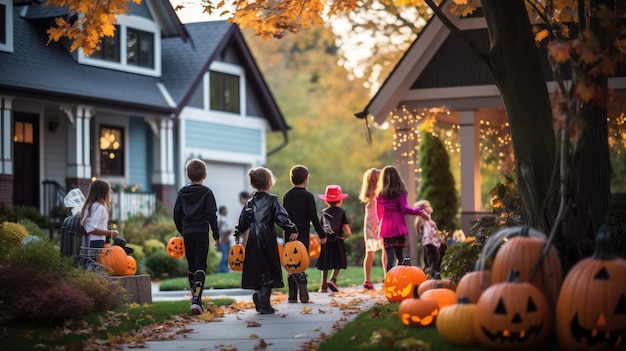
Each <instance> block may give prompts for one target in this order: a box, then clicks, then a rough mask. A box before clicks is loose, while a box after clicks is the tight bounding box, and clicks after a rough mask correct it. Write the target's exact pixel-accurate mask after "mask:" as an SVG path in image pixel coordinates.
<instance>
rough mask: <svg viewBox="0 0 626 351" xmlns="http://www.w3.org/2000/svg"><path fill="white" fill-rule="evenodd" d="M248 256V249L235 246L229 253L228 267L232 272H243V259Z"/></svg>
mask: <svg viewBox="0 0 626 351" xmlns="http://www.w3.org/2000/svg"><path fill="white" fill-rule="evenodd" d="M245 256H246V249H245V248H244V247H243V245H241V244H233V245H232V246H231V247H230V250H229V251H228V267H230V269H231V270H232V271H235V272H241V271H242V270H243V259H244V258H245Z"/></svg>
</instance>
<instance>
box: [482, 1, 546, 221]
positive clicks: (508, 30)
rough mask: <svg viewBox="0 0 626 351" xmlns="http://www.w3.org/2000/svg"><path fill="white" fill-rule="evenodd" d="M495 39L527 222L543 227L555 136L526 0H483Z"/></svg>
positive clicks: (495, 64) (493, 56) (494, 68)
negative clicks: (525, 3) (525, 4)
mask: <svg viewBox="0 0 626 351" xmlns="http://www.w3.org/2000/svg"><path fill="white" fill-rule="evenodd" d="M481 3H482V7H483V11H484V14H485V19H486V21H487V27H488V30H489V37H490V41H491V52H490V55H489V57H490V67H491V72H492V74H493V78H494V82H495V84H496V86H497V87H498V89H499V91H500V94H501V95H502V100H503V102H504V106H505V109H506V113H507V116H508V120H509V127H510V130H511V137H512V140H513V150H514V153H515V167H516V172H517V178H518V186H519V191H520V198H521V202H522V208H523V210H522V211H523V213H522V215H523V220H524V223H525V224H526V225H528V226H531V227H534V228H537V229H539V230H542V231H544V232H545V231H547V230H549V227H550V224H551V223H549V222H547V221H546V218H545V215H544V208H543V207H544V200H545V199H546V196H547V194H548V190H549V187H550V179H551V177H552V172H553V167H554V163H555V162H554V161H555V152H556V149H555V146H556V142H555V136H554V129H553V125H552V109H551V106H550V99H549V94H548V90H547V86H546V79H545V77H544V74H543V69H542V66H541V60H540V56H539V51H538V50H537V47H536V44H535V42H534V37H533V34H532V31H531V26H530V21H529V20H528V13H527V12H526V8H525V6H524V1H523V0H507V1H502V0H482V1H481Z"/></svg>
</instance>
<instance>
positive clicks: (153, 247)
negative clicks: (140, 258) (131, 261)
mask: <svg viewBox="0 0 626 351" xmlns="http://www.w3.org/2000/svg"><path fill="white" fill-rule="evenodd" d="M143 248H144V252H145V255H146V256H150V255H152V254H153V253H155V252H158V251H165V243H163V242H162V241H161V240H158V239H149V240H146V241H145V242H144V243H143Z"/></svg>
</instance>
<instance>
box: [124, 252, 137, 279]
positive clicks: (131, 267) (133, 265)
mask: <svg viewBox="0 0 626 351" xmlns="http://www.w3.org/2000/svg"><path fill="white" fill-rule="evenodd" d="M135 273H137V261H135V258H134V257H133V256H126V273H125V275H135Z"/></svg>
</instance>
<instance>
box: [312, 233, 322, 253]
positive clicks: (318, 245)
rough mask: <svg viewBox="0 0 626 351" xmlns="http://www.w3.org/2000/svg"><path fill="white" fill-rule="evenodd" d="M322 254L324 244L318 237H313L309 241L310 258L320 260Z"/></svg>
mask: <svg viewBox="0 0 626 351" xmlns="http://www.w3.org/2000/svg"><path fill="white" fill-rule="evenodd" d="M321 253H322V242H321V240H320V237H319V236H317V235H311V238H310V239H309V256H310V257H311V258H318V257H320V254H321Z"/></svg>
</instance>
